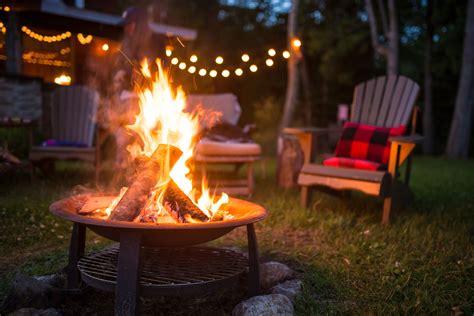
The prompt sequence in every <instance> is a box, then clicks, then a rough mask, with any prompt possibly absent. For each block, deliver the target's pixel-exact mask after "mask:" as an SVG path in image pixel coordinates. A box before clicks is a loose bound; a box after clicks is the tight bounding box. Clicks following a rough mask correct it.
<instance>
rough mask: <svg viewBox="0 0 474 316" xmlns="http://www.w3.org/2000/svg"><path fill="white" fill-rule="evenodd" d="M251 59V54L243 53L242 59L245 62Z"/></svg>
mask: <svg viewBox="0 0 474 316" xmlns="http://www.w3.org/2000/svg"><path fill="white" fill-rule="evenodd" d="M249 60H250V56H249V55H247V54H243V55H242V61H243V62H244V63H246V62H248V61H249Z"/></svg>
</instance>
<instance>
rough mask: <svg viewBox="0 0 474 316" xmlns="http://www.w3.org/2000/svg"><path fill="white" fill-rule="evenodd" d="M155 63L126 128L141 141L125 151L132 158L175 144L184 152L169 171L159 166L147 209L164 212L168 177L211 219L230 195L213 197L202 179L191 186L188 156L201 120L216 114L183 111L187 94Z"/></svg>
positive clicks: (144, 65) (144, 70) (145, 69)
mask: <svg viewBox="0 0 474 316" xmlns="http://www.w3.org/2000/svg"><path fill="white" fill-rule="evenodd" d="M157 66H158V71H157V73H156V74H155V75H154V76H153V75H152V76H151V79H152V81H151V86H147V87H146V88H143V89H142V88H141V87H137V93H138V97H139V106H140V113H139V114H137V115H136V117H135V123H134V124H132V125H127V126H126V128H127V129H129V130H130V131H131V132H132V133H133V134H135V135H137V136H138V137H139V138H140V141H137V142H134V143H132V144H131V145H129V146H128V147H127V150H128V151H129V153H130V156H131V158H132V159H135V158H138V157H151V155H152V154H153V152H154V151H155V149H156V148H157V147H158V145H159V144H170V145H173V146H176V147H178V148H179V149H180V150H181V151H182V152H183V154H182V156H181V157H180V158H179V160H178V161H177V163H176V164H175V165H174V167H173V168H172V169H171V170H170V166H162V170H161V172H160V175H158V183H157V185H156V187H155V188H154V190H153V192H152V196H151V197H150V198H149V200H148V202H147V206H146V210H147V211H157V212H158V213H161V212H163V211H164V209H163V205H162V198H163V193H164V190H165V189H166V185H167V184H168V182H169V181H170V179H173V181H174V182H175V183H176V184H177V185H178V186H179V188H180V189H181V190H182V191H183V192H184V193H185V194H186V195H188V197H189V198H190V199H191V200H192V201H193V202H194V203H195V205H196V206H198V207H199V208H200V209H201V210H202V211H203V212H204V213H205V214H206V215H207V216H208V217H209V218H212V216H213V215H214V214H215V213H216V212H217V211H218V210H219V208H220V207H221V206H222V205H223V204H226V203H227V202H228V199H229V197H228V196H227V194H225V193H223V194H222V195H221V196H220V197H219V198H216V197H215V196H214V195H213V194H212V191H213V190H210V189H209V187H208V185H207V182H206V181H203V182H202V185H201V188H199V189H198V188H194V187H193V182H192V173H191V170H190V169H189V162H190V161H189V159H190V158H191V157H192V155H193V151H194V146H195V142H194V137H195V135H196V134H197V133H198V132H199V130H200V126H201V125H200V122H201V121H202V120H206V121H208V122H209V121H211V122H209V123H212V120H215V119H216V118H217V116H216V113H207V112H206V113H204V112H203V110H201V109H197V110H195V111H194V112H191V113H190V112H186V111H185V107H186V96H185V94H184V92H183V90H182V89H181V87H178V88H177V89H174V88H172V87H171V85H170V84H169V77H168V74H167V73H166V72H165V71H164V70H163V68H162V66H161V63H160V62H158V63H157ZM194 70H195V69H194ZM201 70H202V69H201ZM214 71H215V70H214ZM142 73H143V75H144V76H145V77H148V75H149V73H150V69H149V67H148V64H147V63H146V62H144V63H142ZM122 191H123V190H122ZM123 193H124V192H122V194H123ZM109 208H110V206H109ZM110 209H113V208H110Z"/></svg>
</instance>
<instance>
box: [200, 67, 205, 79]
mask: <svg viewBox="0 0 474 316" xmlns="http://www.w3.org/2000/svg"><path fill="white" fill-rule="evenodd" d="M206 74H207V70H206V69H204V68H201V69H199V75H200V76H201V77H204V76H205V75H206Z"/></svg>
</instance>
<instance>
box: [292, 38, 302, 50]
mask: <svg viewBox="0 0 474 316" xmlns="http://www.w3.org/2000/svg"><path fill="white" fill-rule="evenodd" d="M291 44H292V45H293V46H294V47H296V48H300V47H301V41H300V39H299V38H294V39H293V41H292V42H291Z"/></svg>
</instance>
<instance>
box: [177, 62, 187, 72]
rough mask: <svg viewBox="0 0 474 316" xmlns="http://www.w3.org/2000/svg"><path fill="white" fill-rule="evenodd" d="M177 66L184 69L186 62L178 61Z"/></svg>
mask: <svg viewBox="0 0 474 316" xmlns="http://www.w3.org/2000/svg"><path fill="white" fill-rule="evenodd" d="M178 67H179V69H181V70H184V69H186V63H184V62H180V63H179V66H178Z"/></svg>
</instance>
